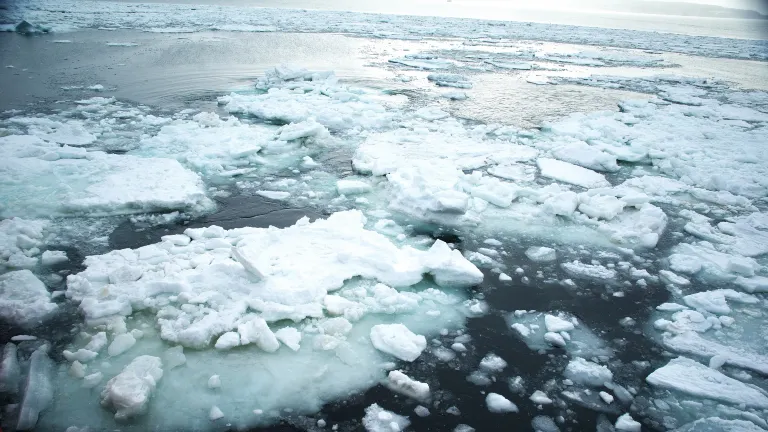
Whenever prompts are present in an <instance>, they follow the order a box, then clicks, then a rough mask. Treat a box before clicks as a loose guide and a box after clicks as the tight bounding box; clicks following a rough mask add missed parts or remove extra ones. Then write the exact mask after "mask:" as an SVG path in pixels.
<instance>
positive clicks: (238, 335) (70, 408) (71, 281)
mask: <svg viewBox="0 0 768 432" xmlns="http://www.w3.org/2000/svg"><path fill="white" fill-rule="evenodd" d="M365 222H366V221H365V218H364V217H363V215H362V214H361V213H360V212H359V211H348V212H341V213H335V214H333V215H331V216H330V217H329V218H328V219H325V220H317V221H315V222H309V221H308V220H306V219H303V220H301V221H299V222H298V223H297V224H296V225H294V226H292V227H289V228H285V229H282V230H281V229H276V228H265V229H259V228H241V229H234V230H229V231H227V230H224V229H221V228H219V227H217V226H211V227H208V228H199V229H188V230H187V231H185V233H184V234H178V235H170V236H166V237H164V238H163V241H162V242H161V243H157V244H152V245H148V246H144V247H142V248H139V249H136V250H129V249H126V250H117V251H113V252H110V253H108V254H105V255H100V256H91V257H88V258H86V261H85V265H86V267H87V268H86V270H85V271H83V272H81V273H79V274H77V275H72V276H70V277H69V278H68V281H67V285H68V288H67V292H66V295H67V297H68V298H70V299H72V300H74V301H75V302H77V303H79V305H80V309H81V311H82V312H83V314H84V315H85V318H86V323H87V326H88V328H91V329H94V330H93V333H92V334H91V335H90V336H89V337H85V339H84V340H83V343H82V344H75V345H74V346H73V347H72V348H71V349H68V350H66V351H65V352H64V355H65V357H67V358H68V359H69V360H70V361H71V362H72V368H75V367H77V368H81V367H85V372H83V373H78V374H75V375H74V376H73V374H72V372H71V371H69V372H68V371H66V370H65V371H62V372H61V373H60V374H59V377H58V379H57V384H58V385H59V386H64V387H65V388H68V389H69V390H68V391H71V392H75V393H77V394H80V393H82V396H81V397H89V398H92V397H94V396H89V393H90V391H89V390H87V388H89V387H90V385H84V386H83V385H81V384H82V383H83V382H84V381H83V380H84V379H87V378H88V377H91V376H92V374H99V375H98V376H99V377H101V376H103V377H104V379H109V381H108V382H107V383H106V386H105V387H104V389H103V390H102V393H101V404H102V405H103V406H104V407H105V408H107V409H109V410H111V411H113V412H114V413H115V419H127V418H131V417H135V416H138V415H140V414H142V413H145V412H147V411H148V410H149V411H151V410H152V406H155V405H156V406H163V410H169V409H170V410H172V411H173V412H177V413H178V414H177V415H176V414H175V415H172V416H162V418H161V419H159V420H158V421H159V423H158V424H159V425H163V427H172V426H173V427H185V426H184V425H190V424H195V422H196V420H193V419H195V418H198V419H200V421H203V420H205V421H207V419H206V417H205V416H204V414H205V413H207V412H208V411H209V409H210V408H211V406H214V405H215V406H217V407H221V411H222V413H223V416H222V417H223V418H225V419H226V421H227V422H231V423H236V424H241V425H248V424H255V423H260V422H263V421H269V420H268V419H270V418H273V417H274V416H275V415H277V414H276V412H273V411H275V410H277V411H281V410H284V409H291V410H296V412H307V411H309V412H311V411H312V410H315V409H317V408H318V407H319V406H320V405H321V404H323V403H325V402H329V401H331V400H333V399H335V398H337V397H340V396H343V395H345V394H348V393H349V392H352V391H355V390H360V389H363V388H365V387H368V386H370V385H372V384H374V383H376V382H378V380H379V379H381V378H383V377H384V376H385V373H386V367H385V366H383V364H384V363H385V362H387V361H390V360H393V359H400V360H403V361H407V362H410V361H413V360H415V359H416V358H418V357H419V355H420V354H421V352H422V351H423V350H424V349H425V347H426V339H425V336H430V335H435V334H437V333H438V332H439V331H441V330H442V329H443V328H445V327H454V328H455V327H458V326H461V325H462V323H463V320H464V316H465V314H464V312H463V309H464V306H463V304H462V301H463V300H464V299H465V298H466V294H465V293H463V292H462V290H461V289H460V288H465V287H469V286H472V285H475V284H478V283H480V282H481V281H482V280H483V274H482V273H481V272H480V271H479V270H478V269H477V268H476V267H475V266H474V265H472V264H471V263H470V262H469V261H467V260H466V259H465V258H464V257H463V256H462V254H461V253H460V252H458V251H455V250H451V248H450V247H449V246H448V245H447V244H445V243H444V242H442V241H440V240H437V241H435V242H434V244H433V245H431V246H430V247H428V248H427V249H416V248H414V247H410V246H401V247H399V246H396V245H395V244H393V243H392V242H391V241H390V240H388V239H387V238H386V237H385V236H383V235H382V234H379V233H377V232H375V231H369V230H367V229H365V228H364V224H365ZM425 275H429V276H430V280H431V281H433V282H430V281H428V280H425V279H424V278H425ZM429 311H438V312H439V313H437V314H435V313H427V312H429ZM99 331H101V332H99ZM104 332H106V334H105V333H104ZM86 342H87V343H86ZM108 344H109V348H108V349H107V345H108ZM131 359H133V360H131ZM243 362H246V363H248V364H258V365H259V366H258V367H256V368H248V369H247V370H245V369H243V368H242V367H241V366H240V365H242V364H243ZM76 365H78V366H76ZM83 365H85V366H83ZM317 365H322V366H321V367H320V368H319V369H318V367H317ZM286 368H287V369H286ZM285 370H291V376H290V377H288V376H285V375H284V371H285ZM281 371H283V372H281ZM212 375H218V378H217V380H216V382H218V383H219V384H217V385H216V386H214V387H217V388H218V387H219V386H220V388H221V390H220V391H218V390H217V391H216V392H206V390H205V388H206V383H210V381H209V377H211V376H212ZM110 377H112V378H110ZM161 377H164V379H163V381H162V382H160V378H161ZM406 378H407V377H406ZM92 379H95V377H94V378H92ZM400 381H402V380H400ZM158 383H159V385H158ZM208 385H210V384H208ZM402 385H404V384H399V386H402ZM84 387H85V388H84ZM411 387H413V386H411ZM416 388H419V387H418V386H416V387H414V389H416ZM427 388H428V387H427ZM179 391H183V392H189V391H192V392H202V393H204V395H203V396H202V397H201V398H199V399H198V400H196V401H190V400H186V399H185V400H183V401H181V400H179V399H178V398H177V394H178V392H179ZM409 391H410V390H409ZM153 400H154V401H155V402H152V401H153ZM238 401H239V402H238ZM54 410H55V412H53V413H51V415H50V416H49V417H47V418H48V419H49V420H50V421H51V422H52V423H45V422H43V424H50V425H54V424H56V421H57V420H56V418H57V414H56V413H63V412H68V413H69V414H68V417H69V418H71V419H72V420H71V422H72V424H75V425H77V424H82V425H86V424H87V425H90V426H94V424H93V423H92V422H93V418H94V416H96V417H98V416H97V415H95V413H94V412H91V411H90V410H88V409H84V408H83V407H82V406H81V405H80V404H77V403H75V404H68V403H67V402H64V401H62V402H61V403H58V404H57V405H56V407H55V408H54ZM254 410H257V412H263V413H265V414H264V415H263V416H259V415H257V414H254ZM211 412H213V411H211ZM150 415H151V414H150ZM190 421H191V422H192V423H190ZM103 424H104V425H106V424H108V423H103Z"/></svg>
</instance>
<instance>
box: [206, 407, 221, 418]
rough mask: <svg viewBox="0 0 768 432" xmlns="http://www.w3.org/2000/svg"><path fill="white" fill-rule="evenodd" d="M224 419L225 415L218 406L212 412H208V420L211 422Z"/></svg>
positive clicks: (212, 408)
mask: <svg viewBox="0 0 768 432" xmlns="http://www.w3.org/2000/svg"><path fill="white" fill-rule="evenodd" d="M222 417H224V413H223V412H221V410H220V409H219V407H217V406H216V405H214V406H212V407H211V410H210V411H208V419H210V420H211V421H216V420H218V419H220V418H222Z"/></svg>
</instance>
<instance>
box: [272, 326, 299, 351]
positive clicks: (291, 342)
mask: <svg viewBox="0 0 768 432" xmlns="http://www.w3.org/2000/svg"><path fill="white" fill-rule="evenodd" d="M275 337H277V340H279V341H280V342H282V343H283V345H285V346H287V347H288V348H290V349H291V350H293V351H298V350H299V348H300V347H301V346H300V345H299V344H300V343H301V332H300V331H298V330H296V329H295V328H293V327H283V328H281V329H280V330H278V331H276V332H275Z"/></svg>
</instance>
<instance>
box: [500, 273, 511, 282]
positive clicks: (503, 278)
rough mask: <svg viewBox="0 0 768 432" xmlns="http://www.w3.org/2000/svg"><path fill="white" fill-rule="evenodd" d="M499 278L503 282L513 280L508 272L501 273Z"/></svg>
mask: <svg viewBox="0 0 768 432" xmlns="http://www.w3.org/2000/svg"><path fill="white" fill-rule="evenodd" d="M499 280H500V281H502V282H509V281H511V280H512V278H511V277H510V276H509V275H508V274H506V273H500V274H499Z"/></svg>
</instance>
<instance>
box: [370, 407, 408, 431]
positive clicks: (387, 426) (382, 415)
mask: <svg viewBox="0 0 768 432" xmlns="http://www.w3.org/2000/svg"><path fill="white" fill-rule="evenodd" d="M410 424H411V422H410V421H409V420H408V417H404V416H401V415H398V414H395V413H393V412H392V411H387V410H385V409H384V408H382V407H380V406H379V405H377V404H373V405H371V406H369V407H368V408H366V409H365V417H363V427H365V430H367V431H368V432H400V431H403V430H405V428H407V427H408V426H409V425H410Z"/></svg>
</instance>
